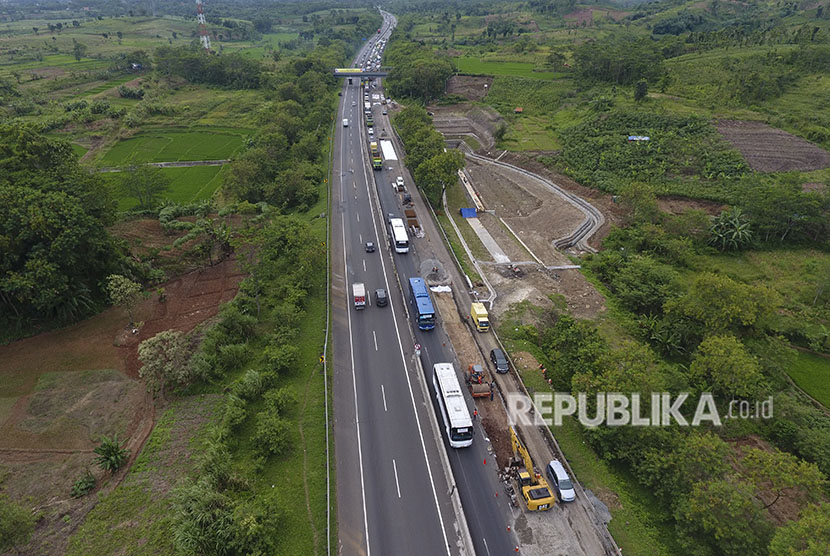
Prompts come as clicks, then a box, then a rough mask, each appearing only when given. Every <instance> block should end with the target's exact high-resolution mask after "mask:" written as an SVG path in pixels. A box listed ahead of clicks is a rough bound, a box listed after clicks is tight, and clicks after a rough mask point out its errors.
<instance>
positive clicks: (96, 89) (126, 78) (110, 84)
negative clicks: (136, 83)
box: [85, 73, 136, 96]
mask: <svg viewBox="0 0 830 556" xmlns="http://www.w3.org/2000/svg"><path fill="white" fill-rule="evenodd" d="M135 77H136V76H135V75H134V74H132V73H131V74H129V75H121V76H119V77H116V78H115V79H110V80H109V81H107V82H106V83H102V84H101V85H98V86H97V87H94V88H92V89H90V90H88V91H86V93H85V95H87V96H88V95H97V94H98V93H103V92H104V91H108V90H110V89H112V88H113V87H118V86H119V85H123V84H124V83H126V82H127V81H132V80H133V79H135Z"/></svg>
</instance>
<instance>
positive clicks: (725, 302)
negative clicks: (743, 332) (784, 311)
mask: <svg viewBox="0 0 830 556" xmlns="http://www.w3.org/2000/svg"><path fill="white" fill-rule="evenodd" d="M778 302H779V296H778V294H777V293H776V292H775V291H773V290H771V289H769V288H767V287H766V286H750V285H746V284H741V283H739V282H736V281H734V280H732V279H731V278H729V277H728V276H723V275H720V274H713V273H711V272H704V273H703V274H701V275H700V276H699V277H698V278H697V279H696V280H695V281H694V282H693V283H692V287H691V288H689V290H688V291H687V292H686V294H685V295H683V296H682V297H679V298H674V299H669V300H668V301H667V302H666V306H665V309H666V312H667V313H668V314H670V315H672V316H675V317H679V318H682V317H686V318H690V319H693V320H695V321H697V322H699V323H701V324H702V325H703V326H705V327H706V328H707V329H708V330H710V331H713V332H717V331H722V330H727V329H730V328H737V327H741V326H746V327H748V326H753V325H755V324H756V323H757V322H758V321H759V320H761V319H763V318H764V317H766V316H767V315H769V314H770V313H771V312H772V310H773V309H774V308H775V307H776V306H777V305H778Z"/></svg>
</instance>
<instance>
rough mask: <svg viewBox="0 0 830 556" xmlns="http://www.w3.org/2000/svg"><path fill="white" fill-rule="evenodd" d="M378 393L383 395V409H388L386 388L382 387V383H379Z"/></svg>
mask: <svg viewBox="0 0 830 556" xmlns="http://www.w3.org/2000/svg"><path fill="white" fill-rule="evenodd" d="M380 395H381V396H382V397H383V410H384V411H389V409H388V408H387V407H386V389H385V388H384V387H383V384H381V385H380Z"/></svg>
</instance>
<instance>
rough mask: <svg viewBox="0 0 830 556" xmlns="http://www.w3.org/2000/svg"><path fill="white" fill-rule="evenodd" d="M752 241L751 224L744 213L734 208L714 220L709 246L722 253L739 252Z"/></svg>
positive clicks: (710, 231)
mask: <svg viewBox="0 0 830 556" xmlns="http://www.w3.org/2000/svg"><path fill="white" fill-rule="evenodd" d="M751 241H752V229H751V228H750V222H749V220H748V219H747V218H746V215H744V213H743V211H742V210H741V209H740V208H738V207H735V208H732V209H730V210H728V211H727V210H725V211H723V212H721V213H720V214H719V215H718V216H715V217H714V218H712V227H711V228H710V229H709V244H710V245H714V246H715V247H717V248H718V249H720V250H721V251H737V250H739V249H742V248H744V247H746V246H747V245H749V243H750V242H751Z"/></svg>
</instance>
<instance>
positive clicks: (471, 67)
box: [455, 56, 557, 79]
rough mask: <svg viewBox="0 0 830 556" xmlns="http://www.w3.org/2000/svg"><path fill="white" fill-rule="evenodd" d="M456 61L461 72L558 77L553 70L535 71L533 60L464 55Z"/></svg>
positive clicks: (544, 77)
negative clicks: (520, 60)
mask: <svg viewBox="0 0 830 556" xmlns="http://www.w3.org/2000/svg"><path fill="white" fill-rule="evenodd" d="M455 63H456V65H457V66H458V71H460V72H461V73H471V74H474V75H508V76H513V77H525V78H528V79H556V77H557V74H555V73H553V72H551V71H533V68H535V67H536V65H535V64H533V63H531V62H491V61H486V60H482V59H481V58H474V57H469V56H463V57H461V58H456V59H455Z"/></svg>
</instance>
